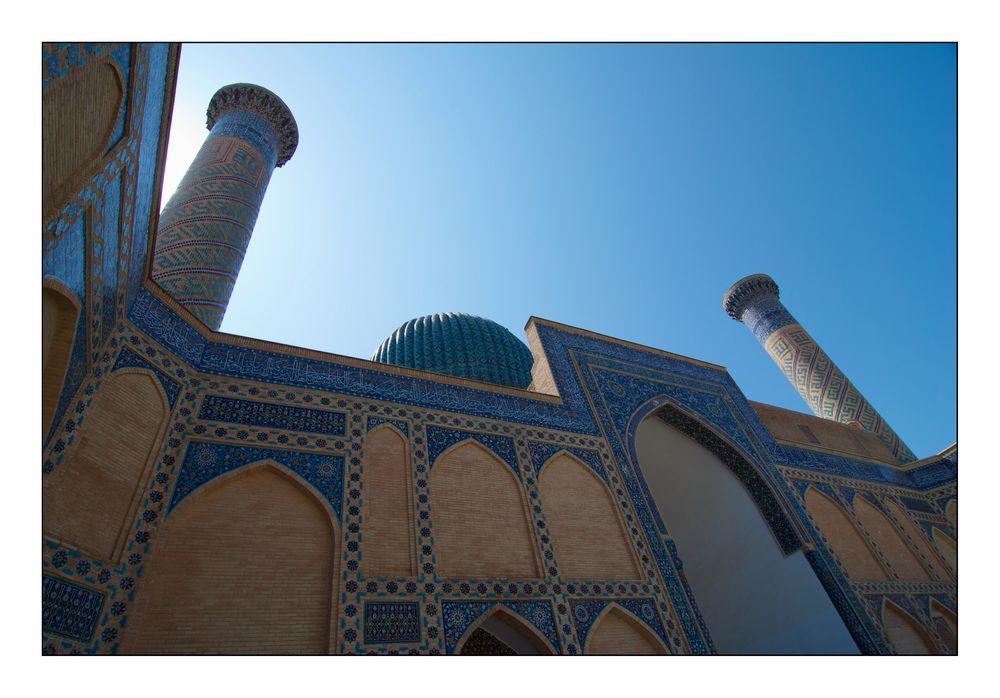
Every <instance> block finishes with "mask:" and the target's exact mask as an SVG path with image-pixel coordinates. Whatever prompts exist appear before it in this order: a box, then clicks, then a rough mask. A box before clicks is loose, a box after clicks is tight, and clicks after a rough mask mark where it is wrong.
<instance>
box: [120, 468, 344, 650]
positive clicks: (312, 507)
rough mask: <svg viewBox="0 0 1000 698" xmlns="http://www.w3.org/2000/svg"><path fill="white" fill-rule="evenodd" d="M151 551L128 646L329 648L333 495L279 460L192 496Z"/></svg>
mask: <svg viewBox="0 0 1000 698" xmlns="http://www.w3.org/2000/svg"><path fill="white" fill-rule="evenodd" d="M158 538H159V539H158V540H157V541H156V545H155V546H154V548H153V550H152V552H151V553H150V555H149V557H148V564H147V569H146V574H145V575H144V579H143V583H142V585H141V586H140V587H139V597H138V598H137V603H136V608H135V613H134V615H133V616H132V617H131V618H129V623H128V631H129V632H126V633H125V634H124V637H123V644H122V651H123V652H125V653H127V654H325V653H327V652H328V651H329V645H330V641H329V638H330V624H331V618H332V617H333V613H332V608H333V596H334V594H335V592H336V589H335V588H334V585H333V580H334V579H335V577H336V572H337V570H336V564H335V561H336V560H337V551H336V550H335V547H336V542H337V541H338V540H339V536H338V535H337V524H336V520H335V515H334V513H333V510H332V509H331V508H330V506H329V504H328V503H327V502H326V501H325V500H324V499H323V498H322V497H321V496H320V495H319V494H318V493H317V492H316V491H315V490H313V489H312V487H311V486H310V485H308V484H307V483H306V482H305V481H303V480H301V479H300V478H299V477H298V476H297V475H295V474H294V473H292V472H291V471H289V470H288V469H286V468H284V467H283V466H281V465H279V464H277V463H274V462H272V461H262V462H259V463H256V464H253V465H248V466H244V467H242V468H239V469H238V470H235V471H232V472H230V473H227V474H226V475H223V476H221V477H219V478H216V479H215V480H212V481H211V482H209V483H208V484H206V485H204V486H203V487H202V488H201V489H200V490H198V491H197V492H195V493H193V494H192V495H190V496H189V497H187V498H186V499H185V500H184V501H183V502H182V503H181V504H180V505H179V506H178V507H177V508H176V509H175V510H174V511H173V512H171V514H170V516H169V517H168V518H167V520H166V521H165V525H164V526H163V528H162V529H161V531H160V535H159V536H158Z"/></svg>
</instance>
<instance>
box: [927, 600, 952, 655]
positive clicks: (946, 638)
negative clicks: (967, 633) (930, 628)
mask: <svg viewBox="0 0 1000 698" xmlns="http://www.w3.org/2000/svg"><path fill="white" fill-rule="evenodd" d="M931 620H932V621H933V623H934V629H935V630H936V631H937V634H938V636H939V637H940V638H941V641H942V642H943V643H944V645H945V647H946V648H947V649H948V653H949V654H958V616H956V615H955V614H954V613H953V612H952V611H951V609H950V608H947V607H946V606H945V605H944V604H941V603H938V602H937V601H931Z"/></svg>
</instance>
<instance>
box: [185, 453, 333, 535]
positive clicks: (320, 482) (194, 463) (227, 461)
mask: <svg viewBox="0 0 1000 698" xmlns="http://www.w3.org/2000/svg"><path fill="white" fill-rule="evenodd" d="M263 460H272V461H275V462H278V463H280V464H281V465H284V466H285V467H286V468H288V469H289V470H291V471H292V472H294V473H295V474H297V475H299V476H300V477H301V478H302V479H303V480H305V481H306V482H308V483H309V484H310V485H312V486H313V487H315V488H316V489H317V490H318V491H319V493H320V494H322V495H323V497H325V498H326V500H327V501H328V502H330V506H332V507H333V510H334V511H335V512H336V514H337V520H338V521H340V520H341V499H342V496H343V482H344V458H343V456H339V455H332V454H323V453H302V452H300V451H287V450H283V449H277V448H256V447H251V446H238V445H234V444H221V443H214V442H208V441H191V442H190V443H189V444H188V448H187V453H185V455H184V462H183V464H182V465H181V471H180V474H179V475H178V476H177V485H176V486H175V487H174V493H173V495H172V496H171V498H170V507H169V509H168V510H167V513H168V514H169V513H170V512H172V511H173V510H174V508H175V507H176V506H177V505H178V504H180V503H181V502H182V501H183V500H184V498H185V497H187V496H188V495H189V494H191V493H192V492H194V491H195V490H196V489H198V488H199V487H201V486H202V485H204V484H205V483H206V482H209V481H210V480H213V479H215V478H217V477H219V476H220V475H223V474H225V473H228V472H230V471H233V470H236V469H237V468H240V467H242V466H244V465H249V464H251V463H257V462H259V461H263Z"/></svg>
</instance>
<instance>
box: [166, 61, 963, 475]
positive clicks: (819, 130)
mask: <svg viewBox="0 0 1000 698" xmlns="http://www.w3.org/2000/svg"><path fill="white" fill-rule="evenodd" d="M233 82H252V83H257V84H260V85H263V86H264V87H267V88H268V89H270V90H272V91H274V92H275V93H276V94H278V95H279V96H280V97H281V98H282V99H283V100H284V101H285V102H286V103H287V104H288V106H289V107H290V108H291V110H292V112H293V114H294V115H295V118H296V121H297V122H298V126H299V133H300V140H299V147H298V150H297V152H296V153H295V155H294V157H293V158H292V160H291V161H290V162H289V163H288V164H287V165H285V166H284V167H282V168H280V169H277V170H276V171H275V173H274V175H273V177H272V179H271V183H270V185H269V187H268V191H267V194H266V195H265V198H264V204H263V207H262V209H261V212H260V216H259V218H258V220H257V227H256V230H255V232H254V236H253V239H252V242H251V244H250V248H249V250H248V253H247V256H246V260H245V262H244V264H243V268H242V270H241V272H240V277H239V281H238V283H237V285H236V288H235V290H234V293H233V296H232V300H231V302H230V305H229V310H228V312H227V314H226V317H225V320H224V321H223V324H222V330H223V331H224V332H230V333H233V334H239V335H246V336H250V337H257V338H261V339H267V340H272V341H277V342H284V343H288V344H293V345H297V346H303V347H308V348H311V349H318V350H322V351H328V352H333V353H337V354H344V355H347V356H354V357H360V358H369V357H370V356H371V354H372V352H373V351H374V350H375V348H376V347H377V346H378V344H379V343H380V342H381V341H382V340H383V339H384V338H385V337H386V336H388V335H389V334H390V333H391V332H392V331H393V329H395V328H396V327H397V326H398V325H400V324H402V323H403V322H405V321H406V320H409V319H410V318H413V317H417V316H420V315H425V314H428V313H435V312H444V311H461V312H469V313H473V314H476V315H482V316H484V317H487V318H490V319H492V320H495V321H497V322H499V323H501V324H503V325H505V326H506V327H508V328H509V329H510V330H511V331H512V332H514V334H515V335H517V336H518V337H520V338H522V339H523V338H524V332H523V327H524V325H525V323H526V322H527V320H528V318H529V317H530V316H531V315H536V316H539V317H543V318H547V319H551V320H556V321H559V322H563V323H567V324H570V325H574V326H577V327H581V328H585V329H588V330H592V331H595V332H600V333H604V334H608V335H611V336H614V337H619V338H621V339H626V340H630V341H634V342H639V343H642V344H647V345H650V346H653V347H657V348H660V349H665V350H667V351H671V352H675V353H678V354H683V355H686V356H690V357H694V358H698V359H702V360H704V361H709V362H712V363H717V364H721V365H723V366H725V367H727V368H728V369H729V371H730V373H731V374H732V375H733V378H734V379H735V380H736V382H737V384H738V385H739V386H740V388H741V389H742V390H743V392H744V393H745V394H746V396H747V397H748V398H749V399H751V400H757V401H761V402H766V403H770V404H774V405H779V406H782V407H786V408H789V409H794V410H798V411H802V412H808V408H807V407H806V405H805V403H804V402H803V401H802V399H801V398H800V397H799V396H798V394H797V393H796V392H795V390H794V389H793V388H792V387H791V385H790V384H789V383H788V381H787V380H786V379H785V377H784V376H783V375H782V374H781V372H780V370H779V369H778V368H777V366H775V365H774V363H773V362H772V361H771V359H770V357H769V356H768V355H767V354H766V353H765V352H764V350H763V349H762V348H761V347H760V346H759V344H758V343H757V341H756V340H755V339H754V337H753V336H752V335H751V334H750V332H749V330H747V329H746V328H745V327H743V326H742V325H740V324H738V323H736V322H734V321H733V320H731V319H730V318H729V317H728V316H727V315H726V314H725V313H724V312H723V310H722V308H721V302H722V297H723V294H724V293H725V292H726V290H727V289H728V288H729V286H730V285H731V284H732V283H733V282H735V281H736V280H737V279H739V278H741V277H743V276H745V275H747V274H752V273H758V272H763V273H767V274H770V275H771V276H773V277H774V279H775V280H776V281H777V282H778V285H779V286H780V287H781V296H782V300H783V302H784V303H785V305H786V306H787V307H788V309H789V310H790V311H791V312H792V314H793V315H795V316H796V318H797V319H798V320H799V322H801V323H802V324H803V325H804V326H805V327H806V329H807V330H808V331H809V332H810V333H811V334H812V335H813V337H815V338H816V340H817V341H818V342H819V343H820V344H821V345H822V346H823V347H824V349H826V351H827V352H828V353H829V354H830V356H831V357H832V358H833V360H834V361H835V362H836V363H837V364H838V365H839V366H840V368H841V369H843V371H844V372H845V373H846V374H847V376H848V377H849V378H850V379H851V380H852V381H853V382H854V383H855V385H856V386H857V387H858V388H859V389H860V390H861V392H862V393H863V394H864V395H865V396H866V397H867V398H868V399H869V401H871V402H872V404H873V405H874V406H875V408H876V409H877V410H879V412H881V414H882V416H883V417H884V418H886V420H887V421H888V422H889V424H890V425H891V426H892V427H893V428H894V429H895V430H896V431H897V433H899V435H900V436H901V437H902V438H903V440H904V441H906V442H907V443H908V445H909V446H910V447H911V448H912V449H913V450H914V452H915V453H916V454H917V456H918V457H925V456H928V455H931V454H933V453H936V452H938V451H939V450H941V449H943V448H944V447H946V446H948V445H950V444H951V443H953V442H954V441H955V439H956V331H957V330H956V275H957V272H956V264H957V260H956V227H955V226H956V121H955V117H956V51H955V48H954V47H953V46H952V45H908V44H890V45H872V44H848V45H839V44H833V45H823V44H820V45H788V44H785V45H766V44H744V45H709V44H696V45H670V44H668V45H659V44H657V45H645V44H628V45H615V44H598V45H517V44H510V45H481V44H480V45H421V44H417V45H386V44H381V45H363V44H348V45H302V44H293V45H239V44H230V45H221V46H219V45H199V44H185V45H184V47H183V49H182V52H181V60H180V69H179V82H178V86H177V94H176V104H175V109H174V115H173V123H172V128H171V133H170V142H169V151H168V159H167V172H166V182H165V186H164V203H165V202H166V200H167V198H168V197H169V194H170V193H172V192H173V190H174V189H175V188H176V185H177V182H178V181H179V180H180V178H181V176H182V175H183V173H184V171H185V169H186V168H187V166H188V164H190V162H191V160H192V159H193V157H194V154H195V153H196V152H197V149H198V147H199V146H200V145H201V142H202V141H203V140H204V137H205V135H206V134H207V131H205V109H206V107H207V106H208V102H209V99H210V98H211V96H212V94H213V93H214V92H215V90H216V89H218V88H219V87H221V86H222V85H226V84H229V83H233Z"/></svg>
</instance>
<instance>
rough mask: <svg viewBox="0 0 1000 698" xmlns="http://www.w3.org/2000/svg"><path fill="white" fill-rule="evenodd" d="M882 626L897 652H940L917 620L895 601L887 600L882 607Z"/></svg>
mask: <svg viewBox="0 0 1000 698" xmlns="http://www.w3.org/2000/svg"><path fill="white" fill-rule="evenodd" d="M882 628H883V629H884V630H885V635H886V637H887V638H888V639H889V641H890V642H891V643H892V646H893V647H894V648H895V650H896V654H939V652H938V650H937V648H936V645H935V643H934V642H933V641H932V640H931V639H930V638H929V637H927V634H926V633H925V632H924V631H923V630H922V629H921V628H920V626H919V625H918V624H917V623H916V621H914V620H913V619H912V618H911V617H910V616H909V614H907V613H905V612H903V611H901V610H900V609H899V608H898V607H897V606H896V605H895V604H893V603H889V602H886V603H885V606H884V607H883V609H882Z"/></svg>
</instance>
